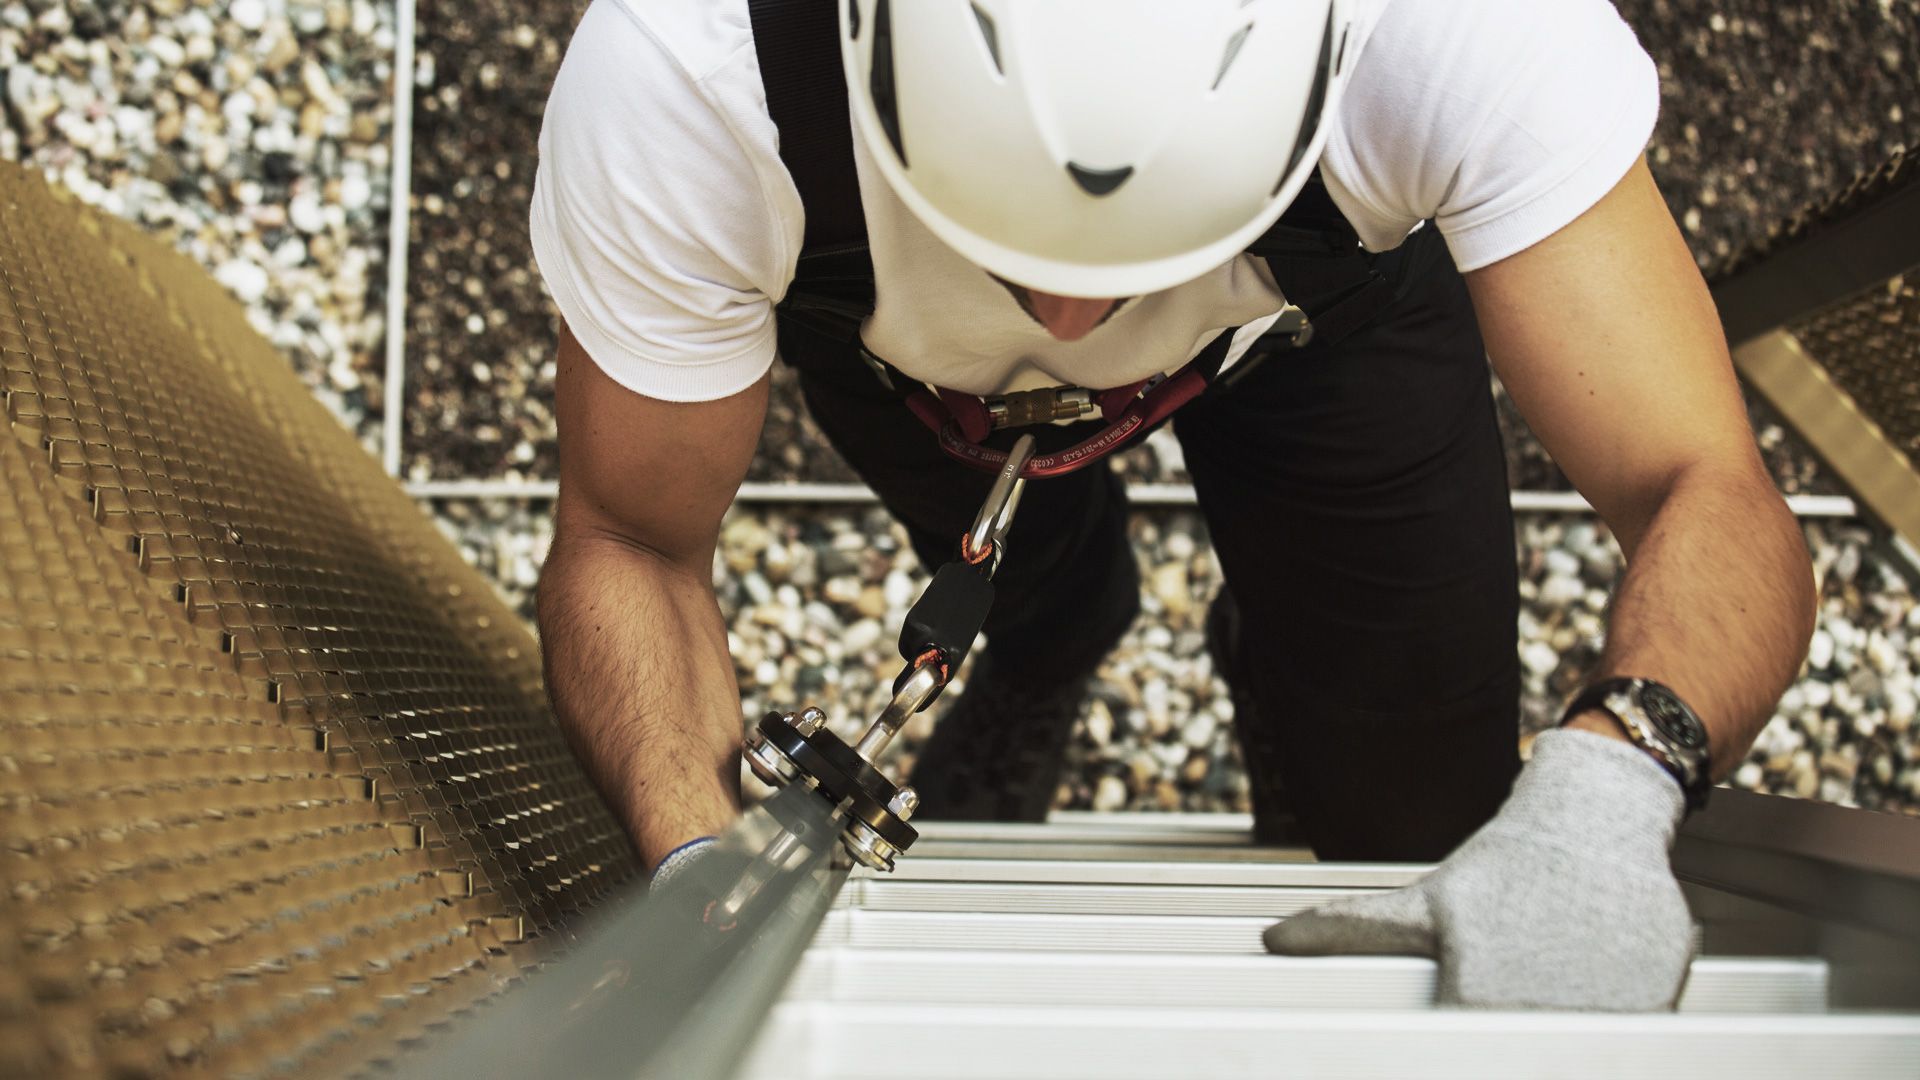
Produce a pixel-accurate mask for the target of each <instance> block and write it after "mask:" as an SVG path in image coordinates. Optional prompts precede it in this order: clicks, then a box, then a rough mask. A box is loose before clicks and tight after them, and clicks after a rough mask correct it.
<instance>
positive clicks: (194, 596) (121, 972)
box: [0, 166, 635, 1075]
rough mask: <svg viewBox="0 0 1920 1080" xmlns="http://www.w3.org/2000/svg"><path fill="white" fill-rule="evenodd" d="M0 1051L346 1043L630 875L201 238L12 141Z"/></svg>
mask: <svg viewBox="0 0 1920 1080" xmlns="http://www.w3.org/2000/svg"><path fill="white" fill-rule="evenodd" d="M0 380H4V381H3V382H0V390H3V391H4V394H5V401H6V410H7V431H8V435H7V437H0V840H3V841H4V849H3V850H0V1074H4V1075H30V1074H52V1075H59V1074H70V1073H97V1072H102V1071H111V1072H116V1073H124V1074H129V1075H139V1074H148V1073H153V1072H158V1071H162V1070H182V1071H193V1072H205V1073H209V1074H215V1073H217V1074H223V1075H225V1074H234V1073H243V1074H259V1073H278V1072H304V1071H334V1070H337V1069H341V1068H347V1067H352V1066H355V1065H360V1064H364V1063H366V1062H368V1061H370V1060H377V1059H380V1058H382V1057H384V1056H386V1055H388V1054H389V1053H390V1052H391V1051H392V1050H393V1048H394V1047H395V1046H396V1045H397V1044H398V1043H401V1042H404V1041H406V1040H408V1039H410V1038H411V1037H413V1036H414V1035H415V1034H417V1033H418V1032H419V1031H420V1030H422V1028H423V1027H425V1026H426V1025H430V1024H433V1023H437V1022H439V1021H441V1020H444V1019H445V1018H446V1017H447V1016H448V1015H450V1014H451V1013H453V1012H454V1011H455V1010H457V1009H460V1008H463V1007H464V1006H465V1005H467V1004H468V1003H470V1002H472V1001H473V1000H475V999H476V998H478V997H481V996H484V995H486V994H488V993H490V992H492V991H493V990H495V989H496V988H497V987H498V986H500V985H501V984H503V983H504V982H505V981H506V980H508V979H510V978H512V977H514V976H515V975H517V974H518V973H519V972H520V971H521V970H522V969H523V967H524V966H525V965H526V964H527V963H530V962H533V961H534V960H535V959H536V957H537V950H536V949H535V948H534V947H533V946H532V945H531V944H530V942H531V941H532V940H533V939H535V938H537V937H538V935H539V934H540V933H541V932H542V931H544V930H546V929H548V928H550V927H552V926H553V925H554V924H555V923H556V922H557V921H559V920H561V919H562V918H564V917H565V916H567V915H569V914H570V913H572V912H575V911H578V910H580V909H582V908H584V907H586V906H588V905H591V904H593V903H594V902H595V901H596V900H597V899H599V898H601V897H603V896H604V895H605V894H606V893H607V892H608V890H610V889H611V888H613V887H614V886H615V885H617V884H619V883H620V882H622V881H623V880H624V879H627V878H629V877H630V876H631V875H632V874H633V873H634V869H635V868H634V865H633V862H632V859H631V855H630V853H629V849H628V848H627V845H626V841H625V839H624V836H623V835H622V833H621V831H620V829H619V827H618V826H617V824H616V822H615V821H614V819H613V818H612V816H611V815H610V814H609V813H608V811H607V810H606V809H605V806H604V804H603V803H602V802H601V801H600V800H599V799H598V797H597V796H596V795H595V794H594V792H593V791H592V789H591V787H590V786H589V784H588V782H587V781H586V779H585V777H584V775H583V774H582V773H581V772H580V770H579V769H578V768H577V767H576V765H575V763H574V761H573V758H572V757H571V755H570V754H569V753H568V750H567V748H566V746H565V744H564V742H563V740H562V738H561V736H560V734H559V732H558V730H557V729H556V728H555V727H554V725H553V722H552V719H551V715H550V713H549V711H548V709H547V706H546V703H545V699H544V696H543V693H542V689H541V682H540V668H539V655H538V649H537V647H536V645H535V643H534V642H533V640H532V639H531V638H530V637H529V636H528V635H527V633H526V631H525V630H524V629H522V628H521V627H520V625H519V623H518V622H517V620H516V619H515V618H514V617H513V615H512V613H511V612H509V611H508V610H507V609H506V608H505V607H504V606H503V605H502V604H501V603H500V602H499V601H498V600H497V599H496V598H495V596H494V594H493V593H492V591H491V589H490V588H489V586H488V585H487V583H486V582H485V581H484V580H483V579H482V578H481V577H480V576H479V575H478V574H476V573H475V572H473V571H472V570H470V569H469V568H468V567H466V566H465V565H464V564H463V563H462V562H461V560H460V558H459V556H458V554H457V553H456V552H455V551H454V549H453V548H452V547H451V546H450V545H449V544H448V543H447V542H446V541H445V540H444V539H443V538H442V537H441V536H440V535H439V534H438V533H437V532H436V530H435V529H434V527H433V525H432V524H431V523H430V522H429V521H428V520H427V518H425V517H424V516H423V515H422V513H421V512H420V510H419V509H418V508H417V507H416V506H415V505H414V504H413V503H412V502H411V501H410V500H409V499H408V498H407V497H406V496H405V495H404V494H403V493H402V491H401V490H400V488H399V487H398V486H397V485H395V484H394V483H393V482H392V481H391V480H389V479H388V478H387V477H386V476H385V475H384V474H382V473H381V472H380V470H379V468H378V466H377V465H375V464H374V463H373V462H372V461H371V459H369V458H368V457H367V456H366V454H365V453H364V452H363V451H362V450H361V448H360V447H359V446H358V445H357V444H356V443H355V441H354V440H353V438H352V437H351V436H350V435H348V434H347V433H346V432H345V431H343V430H342V429H341V428H340V426H339V425H338V423H337V422H336V421H335V420H334V419H333V418H332V417H331V416H330V415H328V414H327V413H326V411H325V410H324V409H323V408H322V407H321V406H320V405H318V404H317V403H316V402H314V401H313V399H312V398H311V396H310V395H309V393H308V392H307V391H306V390H305V388H304V387H302V386H301V385H300V383H299V382H298V381H297V380H296V379H295V378H294V377H293V375H292V374H291V373H290V372H289V371H288V370H287V369H286V365H285V363H284V361H283V360H282V359H281V358H280V357H279V356H278V355H277V354H276V353H275V352H274V351H273V349H272V348H271V347H270V346H269V345H268V344H267V343H266V342H265V341H263V340H262V339H261V338H260V337H259V336H258V335H257V334H255V333H254V332H253V331H252V330H251V329H250V328H248V326H247V325H246V323H245V320H244V319H243V317H242V315H241V312H240V310H239V308H238V307H237V306H235V305H234V304H233V302H232V301H231V300H229V299H228V298H227V297H226V296H225V295H224V294H223V293H222V292H221V291H220V289H219V288H218V286H217V285H215V284H214V283H213V282H212V281H210V280H209V279H208V278H207V277H206V276H205V275H204V274H203V273H202V272H201V271H200V270H199V269H198V268H196V267H194V266H192V265H191V264H190V263H189V262H188V261H187V260H185V259H184V258H182V257H180V256H177V255H175V254H173V253H171V252H169V251H166V250H164V249H163V248H162V247H161V246H159V245H158V244H155V243H153V242H152V241H149V240H148V239H146V238H144V237H142V236H141V235H139V234H138V233H137V232H136V231H135V230H134V229H133V228H132V227H130V226H127V225H125V224H122V223H119V222H116V221H113V220H111V219H108V218H106V217H104V216H102V215H100V214H97V213H94V212H91V211H88V210H85V209H84V208H82V207H80V206H78V205H77V204H75V203H74V202H73V201H72V200H71V199H69V198H66V197H63V196H61V195H59V194H57V193H55V192H53V191H51V190H49V189H48V188H47V187H46V185H45V184H44V183H42V182H41V181H40V180H38V179H37V178H34V177H31V176H29V175H27V174H25V173H23V172H21V171H19V170H17V169H15V168H13V167H11V166H0Z"/></svg>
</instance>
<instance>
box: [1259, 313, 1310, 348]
mask: <svg viewBox="0 0 1920 1080" xmlns="http://www.w3.org/2000/svg"><path fill="white" fill-rule="evenodd" d="M1268 333H1270V334H1284V335H1286V337H1287V343H1288V344H1289V345H1292V346H1293V347H1294V348H1296V349H1304V348H1306V347H1307V344H1308V342H1311V341H1312V340H1313V320H1312V319H1309V318H1307V313H1306V312H1304V311H1302V310H1300V309H1299V308H1298V307H1296V306H1294V305H1293V304H1288V305H1287V306H1286V307H1284V308H1282V309H1281V310H1280V318H1279V320H1278V321H1276V322H1275V323H1274V324H1273V329H1271V330H1269V331H1268Z"/></svg>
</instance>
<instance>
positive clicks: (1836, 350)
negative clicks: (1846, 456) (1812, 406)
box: [1792, 276, 1920, 462]
mask: <svg viewBox="0 0 1920 1080" xmlns="http://www.w3.org/2000/svg"><path fill="white" fill-rule="evenodd" d="M1916 286H1920V279H1916V278H1914V277H1912V276H1903V277H1896V278H1894V279H1892V280H1891V281H1888V282H1887V283H1886V284H1885V285H1883V286H1881V287H1879V288H1877V289H1874V290H1872V291H1870V292H1867V293H1865V294H1863V295H1861V296H1858V297H1855V298H1854V299H1852V300H1849V301H1847V302H1846V303H1843V304H1838V305H1835V306H1834V307H1831V308H1828V309H1827V310H1826V311H1823V312H1820V313H1819V314H1818V315H1815V316H1813V317H1812V318H1809V319H1807V320H1806V321H1805V322H1802V323H1800V324H1799V325H1797V326H1794V327H1793V328H1792V330H1793V335H1794V337H1796V338H1798V339H1799V340H1800V343H1801V345H1802V347H1804V348H1805V349H1806V350H1807V353H1808V354H1809V355H1810V356H1812V357H1814V358H1815V359H1816V360H1818V361H1819V363H1820V366H1821V367H1823V368H1825V369H1826V371H1827V375H1828V376H1829V377H1830V378H1831V379H1832V380H1833V382H1834V384H1835V385H1837V386H1838V387H1840V389H1842V390H1845V391H1846V392H1847V394H1848V395H1849V396H1850V397H1852V398H1853V400H1854V402H1855V403H1856V404H1858V405H1859V406H1860V411H1861V412H1863V413H1865V414H1866V415H1867V416H1868V417H1869V418H1871V419H1872V420H1873V421H1874V422H1875V423H1877V424H1879V425H1880V430H1881V431H1882V432H1883V433H1884V434H1885V435H1886V437H1887V441H1888V442H1891V443H1892V444H1893V445H1894V446H1895V447H1897V448H1898V449H1899V450H1900V451H1901V452H1902V453H1904V454H1906V455H1907V458H1908V460H1909V461H1910V462H1920V287H1916Z"/></svg>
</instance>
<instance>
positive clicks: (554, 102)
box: [529, 0, 803, 401]
mask: <svg viewBox="0 0 1920 1080" xmlns="http://www.w3.org/2000/svg"><path fill="white" fill-rule="evenodd" d="M673 6H674V5H668V7H669V8H672V7H673ZM685 10H691V9H690V8H688V9H685ZM684 13H685V11H684V10H683V12H682V14H683V15H684ZM681 22H682V23H685V22H686V19H685V18H684V17H683V18H681ZM740 23H741V25H728V24H726V23H725V22H714V23H711V24H708V25H704V26H701V27H700V30H701V31H702V34H703V35H704V36H702V37H699V38H697V39H695V40H693V42H692V46H693V47H692V48H687V47H684V46H685V42H683V41H678V40H675V39H674V38H673V37H672V36H671V35H672V34H673V33H674V32H675V31H676V30H677V29H678V28H677V27H675V26H674V25H672V21H671V20H668V23H667V24H666V25H664V26H663V27H661V28H656V27H653V26H649V25H648V24H646V23H644V22H642V21H641V20H640V19H639V18H637V17H636V16H635V14H634V13H633V11H632V10H630V9H628V8H626V7H624V6H622V5H621V4H620V3H618V2H617V0H595V2H594V3H593V4H592V5H591V6H590V7H589V8H588V9H587V12H586V14H585V16H584V17H583V18H582V20H581V23H580V26H579V28H578V30H576V31H575V33H574V37H573V41H572V42H571V44H569V45H568V47H567V54H566V58H565V59H564V60H563V61H562V63H561V65H560V71H559V73H558V75H557V76H556V78H555V80H554V85H553V91H552V94H551V95H550V96H549V97H548V99H547V109H546V117H545V120H544V122H543V123H542V125H541V130H540V144H539V145H540V161H539V167H538V171H537V172H536V174H535V177H534V190H533V202H532V206H531V207H530V210H529V224H530V227H531V234H532V241H533V252H534V258H535V260H536V262H537V263H538V264H539V268H540V273H541V275H542V277H543V278H544V279H545V280H546V283H547V288H548V290H549V291H550V292H551V293H552V295H553V299H554V303H555V304H556V305H557V306H558V307H559V309H560V313H561V314H562V315H563V316H564V317H565V318H566V320H567V325H568V327H569V328H570V329H571V330H572V331H573V334H574V336H575V337H576V338H578V339H579V341H580V343H581V345H582V346H584V347H585V348H586V351H587V353H588V355H590V356H592V357H593V359H594V361H595V362H596V363H598V364H599V366H600V367H601V368H602V369H603V370H604V371H605V372H606V373H607V375H608V376H610V377H611V378H613V379H614V380H615V381H616V382H618V383H620V384H621V385H623V386H625V387H627V388H628V389H630V390H634V391H637V392H639V393H642V394H646V395H647V396H649V397H654V398H660V399H663V400H667V401H711V400H715V399H718V398H723V397H726V396H728V395H730V394H734V393H737V392H739V391H740V390H743V389H745V388H746V387H748V386H751V385H752V384H753V383H754V381H755V380H757V379H758V378H759V377H760V376H761V375H762V374H764V373H765V372H766V370H767V368H768V367H769V366H770V365H771V364H772V362H773V356H774V316H773V305H774V303H777V302H778V301H779V299H780V297H781V296H783V295H784V294H785V292H786V288H787V285H788V283H789V282H790V281H791V280H792V277H793V267H794V259H795V257H796V256H797V254H798V251H799V246H800V233H801V228H802V225H803V221H802V217H801V212H800V207H799V197H798V194H797V193H796V192H795V191H794V189H793V185H792V181H791V179H790V178H789V177H788V175H787V173H786V170H785V168H784V167H782V166H781V165H780V163H779V156H778V142H777V133H776V132H775V129H774V127H773V123H772V121H771V119H770V118H769V117H768V116H767V112H766V104H765V96H764V91H763V90H762V88H761V84H760V81H759V74H758V67H757V63H756V60H755V55H754V51H753V49H752V40H751V32H750V30H747V29H746V27H745V26H744V20H741V21H740ZM662 31H664V34H663V32H662ZM729 34H733V35H734V36H735V37H738V38H739V39H740V40H739V41H737V42H735V41H729V40H728V39H727V35H729ZM690 64H691V65H693V66H690ZM743 64H744V65H745V67H744V69H743V68H742V66H741V65H743Z"/></svg>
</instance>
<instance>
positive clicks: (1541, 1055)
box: [746, 1002, 1920, 1080]
mask: <svg viewBox="0 0 1920 1080" xmlns="http://www.w3.org/2000/svg"><path fill="white" fill-rule="evenodd" d="M876 1033H885V1035H884V1037H882V1036H878V1035H876ZM881 1047H884V1050H881V1049H879V1048H881ZM959 1061H965V1062H966V1063H967V1067H966V1071H965V1072H961V1071H959V1070H958V1069H956V1067H955V1065H956V1062H959ZM1916 1063H1920V1017H1911V1016H1871V1015H1866V1016H1832V1015H1828V1016H1793V1015H1767V1016H1725V1015H1719V1016H1716V1015H1701V1014H1688V1015H1673V1016H1638V1015H1629V1016H1620V1015H1606V1014H1582V1013H1503V1012H1491V1011H1487V1012H1481V1011H1477V1010H1448V1011H1444V1012H1421V1011H1409V1012H1387V1013H1382V1012H1373V1011H1339V1010H1315V1011H1306V1010H1301V1011H1286V1010H1275V1009H1262V1008H1242V1009H1181V1010H1175V1009H1165V1008H1159V1007H1132V1008H1125V1007H1100V1008H1091V1009H1085V1008H1082V1009H1067V1008H1063V1009H1034V1008H1029V1007H1025V1006H966V1007H952V1006H925V1005H921V1006H892V1007H887V1006H868V1007H862V1008H858V1009H849V1008H846V1007H844V1006H840V1005H836V1004H833V1003H829V1002H820V1003H811V1002H809V1003H789V1004H786V1005H782V1006H780V1007H779V1009H778V1010H776V1012H775V1013H774V1015H773V1016H772V1017H770V1018H769V1023H768V1024H767V1025H766V1036H765V1037H764V1038H763V1039H762V1040H761V1042H760V1044H759V1045H758V1047H757V1048H756V1053H755V1054H754V1056H753V1057H752V1058H750V1059H749V1066H748V1071H747V1074H746V1075H748V1076H751V1077H756V1078H758V1077H765V1078H769V1080H772V1078H776V1077H777V1078H779V1080H795V1078H796V1077H808V1076H831V1077H835V1078H837V1080H898V1078H899V1077H902V1076H928V1077H932V1076H940V1077H952V1076H956V1075H971V1076H1045V1077H1049V1078H1050V1080H1162V1078H1164V1077H1168V1076H1340V1077H1378V1078H1386V1077H1406V1076H1419V1077H1424V1078H1429V1080H1436V1078H1455V1077H1457V1078H1462V1080H1465V1078H1473V1080H1501V1078H1509V1077H1511V1078H1523V1077H1524V1078H1529V1080H1531V1078H1536V1077H1540V1076H1726V1077H1733V1076H1737V1077H1741V1078H1743V1080H1788V1078H1791V1080H1801V1078H1804V1077H1808V1076H1819V1077H1822V1078H1823V1080H1856V1078H1857V1080H1882V1078H1884V1077H1889V1076H1911V1075H1913V1070H1914V1067H1915V1065H1916Z"/></svg>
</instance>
